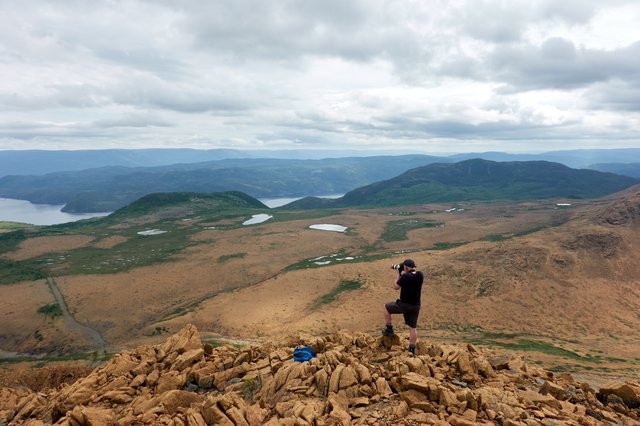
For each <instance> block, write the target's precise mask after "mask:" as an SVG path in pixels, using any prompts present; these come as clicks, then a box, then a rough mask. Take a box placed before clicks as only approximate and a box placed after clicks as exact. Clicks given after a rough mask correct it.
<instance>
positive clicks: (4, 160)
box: [0, 148, 370, 177]
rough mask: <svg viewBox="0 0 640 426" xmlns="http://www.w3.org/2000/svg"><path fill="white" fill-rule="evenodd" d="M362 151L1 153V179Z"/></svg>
mask: <svg viewBox="0 0 640 426" xmlns="http://www.w3.org/2000/svg"><path fill="white" fill-rule="evenodd" d="M365 155H370V154H365V153H362V152H358V151H344V150H343V151H340V152H337V151H328V150H273V151H271V150H237V149H179V148H159V149H95V150H77V151H60V150H56V151H54V150H12V151H0V177H2V176H8V175H45V174H47V173H55V172H68V171H78V170H86V169H95V168H99V167H112V166H114V167H156V166H167V165H170V164H180V163H184V164H187V163H201V162H203V161H216V160H229V159H231V160H234V159H242V158H280V159H322V158H330V157H346V156H355V157H357V156H365Z"/></svg>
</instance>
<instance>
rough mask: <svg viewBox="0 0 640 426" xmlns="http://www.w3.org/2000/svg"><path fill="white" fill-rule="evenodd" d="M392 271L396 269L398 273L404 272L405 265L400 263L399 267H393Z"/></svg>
mask: <svg viewBox="0 0 640 426" xmlns="http://www.w3.org/2000/svg"><path fill="white" fill-rule="evenodd" d="M391 269H395V270H397V271H402V270H403V269H404V264H402V263H400V264H398V265H391Z"/></svg>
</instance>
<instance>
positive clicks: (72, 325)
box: [47, 277, 106, 351]
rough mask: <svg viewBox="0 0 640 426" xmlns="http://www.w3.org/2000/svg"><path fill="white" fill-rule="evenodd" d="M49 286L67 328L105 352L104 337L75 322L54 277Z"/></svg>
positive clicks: (48, 282)
mask: <svg viewBox="0 0 640 426" xmlns="http://www.w3.org/2000/svg"><path fill="white" fill-rule="evenodd" d="M47 284H49V290H51V293H53V297H54V298H55V299H56V302H57V303H58V305H59V306H60V309H61V310H62V316H63V319H64V324H65V326H67V328H68V329H69V330H72V331H74V332H77V333H79V334H81V335H82V336H83V337H84V338H85V339H86V340H87V342H89V343H90V344H91V346H93V347H94V348H95V349H96V350H98V351H101V350H104V348H105V345H106V343H105V341H104V339H103V338H102V335H101V334H100V333H98V332H97V331H96V330H94V329H93V328H91V327H87V326H86V325H82V324H80V323H79V322H78V321H76V320H75V318H73V316H72V315H71V313H70V312H69V309H68V308H67V303H66V302H65V301H64V297H62V292H61V291H60V288H59V287H58V284H57V283H56V281H55V280H54V279H53V278H52V277H47Z"/></svg>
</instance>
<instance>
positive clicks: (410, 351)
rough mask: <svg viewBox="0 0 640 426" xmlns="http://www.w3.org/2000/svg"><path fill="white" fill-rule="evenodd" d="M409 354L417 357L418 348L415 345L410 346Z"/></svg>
mask: <svg viewBox="0 0 640 426" xmlns="http://www.w3.org/2000/svg"><path fill="white" fill-rule="evenodd" d="M409 353H411V355H413V356H416V347H415V346H413V345H409Z"/></svg>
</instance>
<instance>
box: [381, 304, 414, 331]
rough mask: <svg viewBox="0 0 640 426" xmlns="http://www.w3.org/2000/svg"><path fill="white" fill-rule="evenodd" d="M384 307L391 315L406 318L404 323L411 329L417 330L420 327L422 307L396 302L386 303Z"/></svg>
mask: <svg viewBox="0 0 640 426" xmlns="http://www.w3.org/2000/svg"><path fill="white" fill-rule="evenodd" d="M384 307H385V308H387V312H389V313H390V314H402V315H403V316H404V323H405V324H407V325H408V326H409V327H411V328H416V326H417V325H418V314H419V313H420V305H411V304H409V303H404V302H401V301H400V300H396V301H395V302H389V303H386V304H385V305H384Z"/></svg>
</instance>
